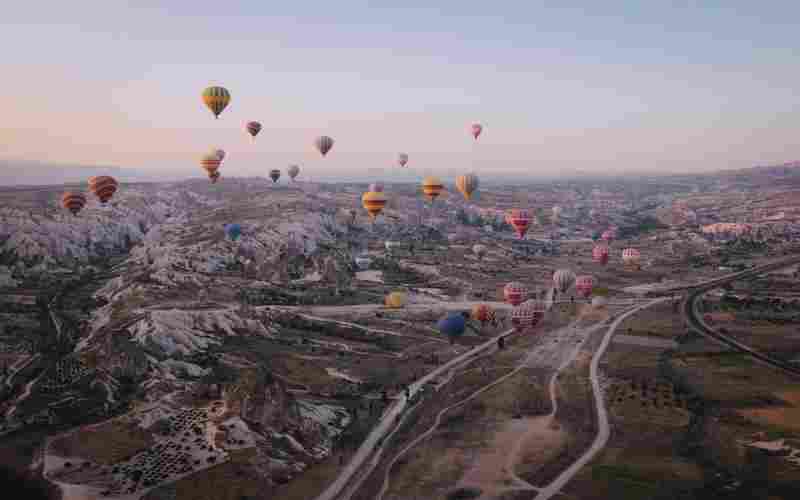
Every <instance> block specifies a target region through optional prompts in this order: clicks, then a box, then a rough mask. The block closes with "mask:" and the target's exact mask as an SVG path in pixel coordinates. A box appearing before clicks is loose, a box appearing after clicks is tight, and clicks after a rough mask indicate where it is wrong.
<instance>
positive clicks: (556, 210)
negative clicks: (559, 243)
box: [550, 206, 561, 224]
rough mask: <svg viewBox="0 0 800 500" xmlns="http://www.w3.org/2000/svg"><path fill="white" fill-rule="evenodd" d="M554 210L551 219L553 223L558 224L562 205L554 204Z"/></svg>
mask: <svg viewBox="0 0 800 500" xmlns="http://www.w3.org/2000/svg"><path fill="white" fill-rule="evenodd" d="M552 211H553V215H552V216H551V218H550V220H551V221H552V222H553V224H557V223H558V221H559V220H560V219H561V207H559V206H554V207H553V208H552Z"/></svg>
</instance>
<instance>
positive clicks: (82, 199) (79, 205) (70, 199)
mask: <svg viewBox="0 0 800 500" xmlns="http://www.w3.org/2000/svg"><path fill="white" fill-rule="evenodd" d="M61 206H62V207H64V208H66V209H67V210H69V211H70V212H72V215H78V212H80V211H81V210H83V207H84V206H86V196H84V194H83V193H73V192H71V191H67V192H66V193H64V195H63V196H61Z"/></svg>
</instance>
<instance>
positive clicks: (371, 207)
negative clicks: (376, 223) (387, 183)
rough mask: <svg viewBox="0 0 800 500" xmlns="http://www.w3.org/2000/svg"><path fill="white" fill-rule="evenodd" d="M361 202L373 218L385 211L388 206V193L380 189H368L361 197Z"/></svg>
mask: <svg viewBox="0 0 800 500" xmlns="http://www.w3.org/2000/svg"><path fill="white" fill-rule="evenodd" d="M361 204H362V205H364V208H365V209H366V210H367V212H368V213H369V216H370V217H372V218H373V219H374V218H375V217H377V216H378V215H379V214H380V213H381V212H383V207H385V206H386V195H385V194H383V193H382V192H380V191H367V192H366V193H364V195H363V196H362V197H361Z"/></svg>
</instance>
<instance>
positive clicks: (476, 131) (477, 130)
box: [471, 123, 483, 141]
mask: <svg viewBox="0 0 800 500" xmlns="http://www.w3.org/2000/svg"><path fill="white" fill-rule="evenodd" d="M471 130H472V137H473V138H474V139H475V140H476V141H477V140H478V136H479V135H481V132H483V125H481V124H480V123H473V124H472V127H471Z"/></svg>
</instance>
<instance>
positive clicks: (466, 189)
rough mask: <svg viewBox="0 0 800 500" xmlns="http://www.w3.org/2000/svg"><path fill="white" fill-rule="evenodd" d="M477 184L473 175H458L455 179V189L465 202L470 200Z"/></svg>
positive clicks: (476, 178) (475, 176) (476, 179)
mask: <svg viewBox="0 0 800 500" xmlns="http://www.w3.org/2000/svg"><path fill="white" fill-rule="evenodd" d="M479 184H480V182H479V181H478V176H477V175H475V174H466V175H459V176H458V177H456V189H458V191H459V192H460V193H461V194H463V195H464V198H465V199H467V200H469V199H470V198H472V193H474V192H475V191H476V190H477V189H478V185H479Z"/></svg>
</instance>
